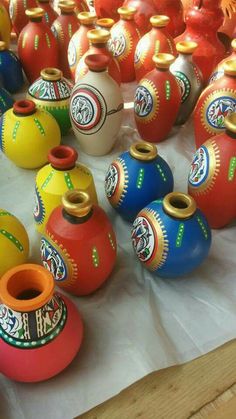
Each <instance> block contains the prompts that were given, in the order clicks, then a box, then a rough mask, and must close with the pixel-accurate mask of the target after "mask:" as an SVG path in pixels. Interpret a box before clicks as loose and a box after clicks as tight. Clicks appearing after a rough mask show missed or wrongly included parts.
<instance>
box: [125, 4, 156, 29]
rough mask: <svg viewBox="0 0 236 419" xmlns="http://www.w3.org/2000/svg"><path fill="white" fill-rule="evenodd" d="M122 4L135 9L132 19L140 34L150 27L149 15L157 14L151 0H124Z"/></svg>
mask: <svg viewBox="0 0 236 419" xmlns="http://www.w3.org/2000/svg"><path fill="white" fill-rule="evenodd" d="M123 6H125V7H134V8H135V9H136V13H135V17H134V19H135V23H136V25H137V27H138V29H139V31H140V34H141V35H144V34H145V33H147V31H149V30H150V29H151V24H150V17H152V16H154V15H157V14H158V13H157V9H156V7H155V5H154V2H153V0H125V1H124V3H123Z"/></svg>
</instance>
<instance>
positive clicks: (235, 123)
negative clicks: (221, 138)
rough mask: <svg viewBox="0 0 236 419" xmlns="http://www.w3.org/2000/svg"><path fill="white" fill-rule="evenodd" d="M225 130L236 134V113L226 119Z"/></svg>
mask: <svg viewBox="0 0 236 419" xmlns="http://www.w3.org/2000/svg"><path fill="white" fill-rule="evenodd" d="M224 124H225V128H226V129H227V130H229V131H230V132H233V133H234V134H236V112H232V113H230V114H228V115H227V116H226V117H225V121H224Z"/></svg>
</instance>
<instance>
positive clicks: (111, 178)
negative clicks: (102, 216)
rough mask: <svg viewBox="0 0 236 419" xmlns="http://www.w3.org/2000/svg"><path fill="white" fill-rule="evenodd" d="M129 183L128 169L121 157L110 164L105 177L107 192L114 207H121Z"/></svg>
mask: <svg viewBox="0 0 236 419" xmlns="http://www.w3.org/2000/svg"><path fill="white" fill-rule="evenodd" d="M128 183H129V176H128V169H127V167H126V164H125V161H124V160H123V159H122V158H121V157H119V158H118V159H117V160H116V161H115V162H113V163H112V164H111V165H110V167H109V169H108V172H107V174H106V178H105V192H106V195H107V197H108V199H109V201H110V203H111V205H113V207H119V206H120V205H121V204H122V202H123V200H124V198H125V195H126V193H127V189H128Z"/></svg>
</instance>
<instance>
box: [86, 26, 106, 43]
mask: <svg viewBox="0 0 236 419" xmlns="http://www.w3.org/2000/svg"><path fill="white" fill-rule="evenodd" d="M87 37H88V39H89V41H91V42H92V43H93V44H105V43H106V42H107V41H109V39H110V37H111V34H110V32H109V31H107V30H106V29H91V31H88V33H87Z"/></svg>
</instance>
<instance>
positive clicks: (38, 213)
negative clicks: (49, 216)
mask: <svg viewBox="0 0 236 419" xmlns="http://www.w3.org/2000/svg"><path fill="white" fill-rule="evenodd" d="M34 200H35V206H34V221H35V222H36V224H43V222H44V219H45V208H44V205H43V200H42V198H41V196H40V194H39V191H38V188H37V187H36V188H35V194H34Z"/></svg>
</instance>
